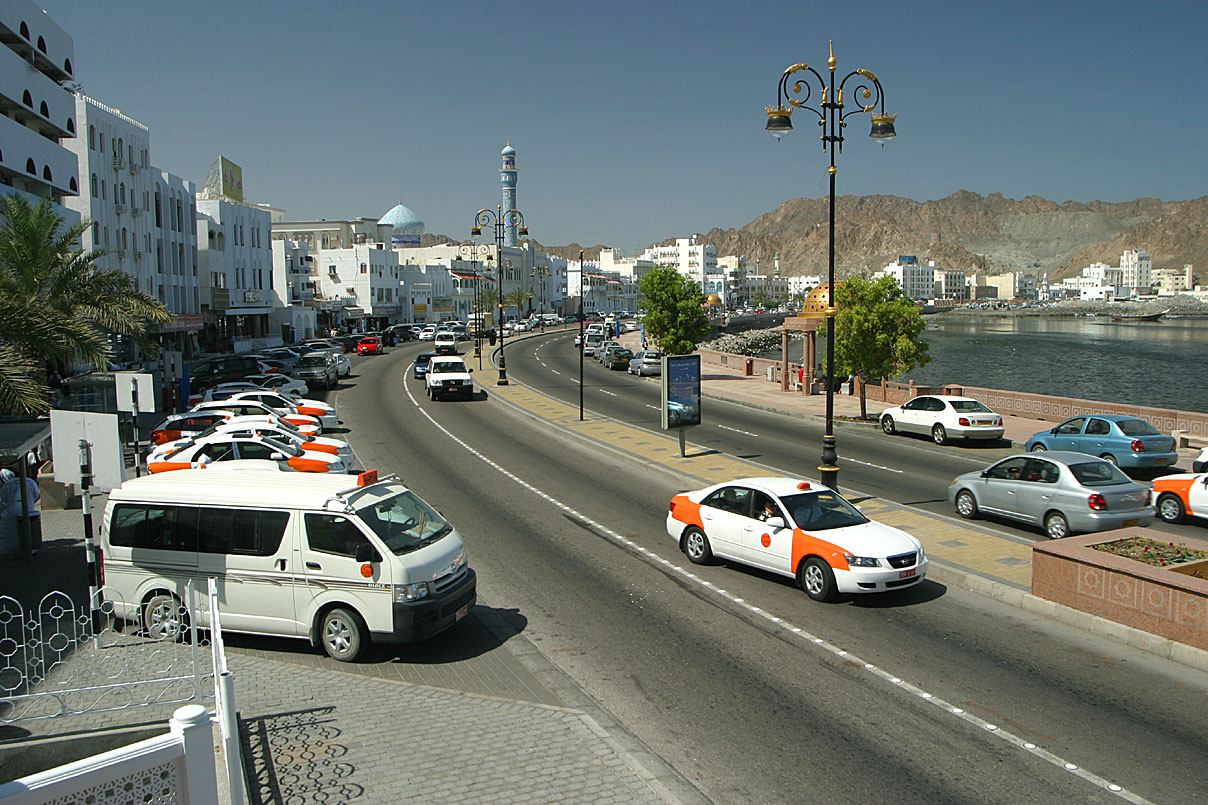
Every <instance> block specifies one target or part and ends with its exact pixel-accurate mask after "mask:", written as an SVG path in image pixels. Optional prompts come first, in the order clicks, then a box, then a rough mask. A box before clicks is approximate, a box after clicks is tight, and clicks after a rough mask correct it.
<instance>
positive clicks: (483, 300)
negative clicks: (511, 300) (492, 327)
mask: <svg viewBox="0 0 1208 805" xmlns="http://www.w3.org/2000/svg"><path fill="white" fill-rule="evenodd" d="M498 303H499V292H498V291H496V290H495V286H494V285H492V284H490V283H488V282H485V281H483V282H482V283H481V284H480V285H479V286H478V311H477V312H479V313H482V314H483V322H482V323H483V326H484V327H485V326H486V324H487V323H488V322H491V323H492V324H493V323H494V321H495V307H496V306H497V304H498Z"/></svg>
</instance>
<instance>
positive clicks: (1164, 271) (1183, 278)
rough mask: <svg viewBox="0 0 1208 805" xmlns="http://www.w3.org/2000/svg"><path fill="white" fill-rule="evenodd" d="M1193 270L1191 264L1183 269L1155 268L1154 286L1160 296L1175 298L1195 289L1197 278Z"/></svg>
mask: <svg viewBox="0 0 1208 805" xmlns="http://www.w3.org/2000/svg"><path fill="white" fill-rule="evenodd" d="M1191 269H1192V266H1191V264H1190V263H1188V264H1187V265H1185V266H1183V267H1182V268H1155V269H1154V270H1153V284H1154V290H1155V291H1156V292H1157V294H1158V296H1174V295H1175V294H1179V293H1183V292H1184V291H1190V290H1192V289H1193V288H1195V276H1194V275H1193V274H1192V271H1191Z"/></svg>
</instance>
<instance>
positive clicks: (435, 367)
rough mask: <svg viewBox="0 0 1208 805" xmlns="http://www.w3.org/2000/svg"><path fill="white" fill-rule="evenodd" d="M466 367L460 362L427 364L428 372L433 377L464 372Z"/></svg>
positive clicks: (432, 362)
mask: <svg viewBox="0 0 1208 805" xmlns="http://www.w3.org/2000/svg"><path fill="white" fill-rule="evenodd" d="M465 370H466V365H465V364H464V363H462V362H461V361H431V362H429V363H428V371H429V372H431V373H432V374H434V375H439V374H442V373H444V372H464V371H465Z"/></svg>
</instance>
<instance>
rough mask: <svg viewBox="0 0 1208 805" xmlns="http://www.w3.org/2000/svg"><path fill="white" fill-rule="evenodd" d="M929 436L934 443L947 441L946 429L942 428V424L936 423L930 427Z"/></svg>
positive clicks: (945, 442)
mask: <svg viewBox="0 0 1208 805" xmlns="http://www.w3.org/2000/svg"><path fill="white" fill-rule="evenodd" d="M931 438H932V439H934V440H935V443H936V444H947V443H948V431H946V430H944V426H943V425H938V424H937V425H936V426H935V427H934V428H932V429H931Z"/></svg>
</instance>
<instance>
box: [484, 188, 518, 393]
mask: <svg viewBox="0 0 1208 805" xmlns="http://www.w3.org/2000/svg"><path fill="white" fill-rule="evenodd" d="M484 226H492V227H494V229H495V268H496V272H495V289H496V297H497V299H496V301H495V304H496V306H497V307H498V310H499V379H498V380H497V381H495V385H497V386H506V385H507V384H508V365H507V359H506V358H505V357H504V354H503V237H504V233H505V231H506V230H507V228H508V226H518V227H519V229H518V230H517V233H518V234H519V235H520V236H521V237H527V236H528V227H526V226H525V225H524V216H523V215H521V214H520V210H506V211H505V210H504V209H503V207H502V206H500V205H498V204H497V205H495V209H494V210H489V209H482V210H479V211H478V212H476V213H475V214H474V225H473V226H472V227H470V235H471V236H472V237H479V236H481V235H482V228H483V227H484Z"/></svg>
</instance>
